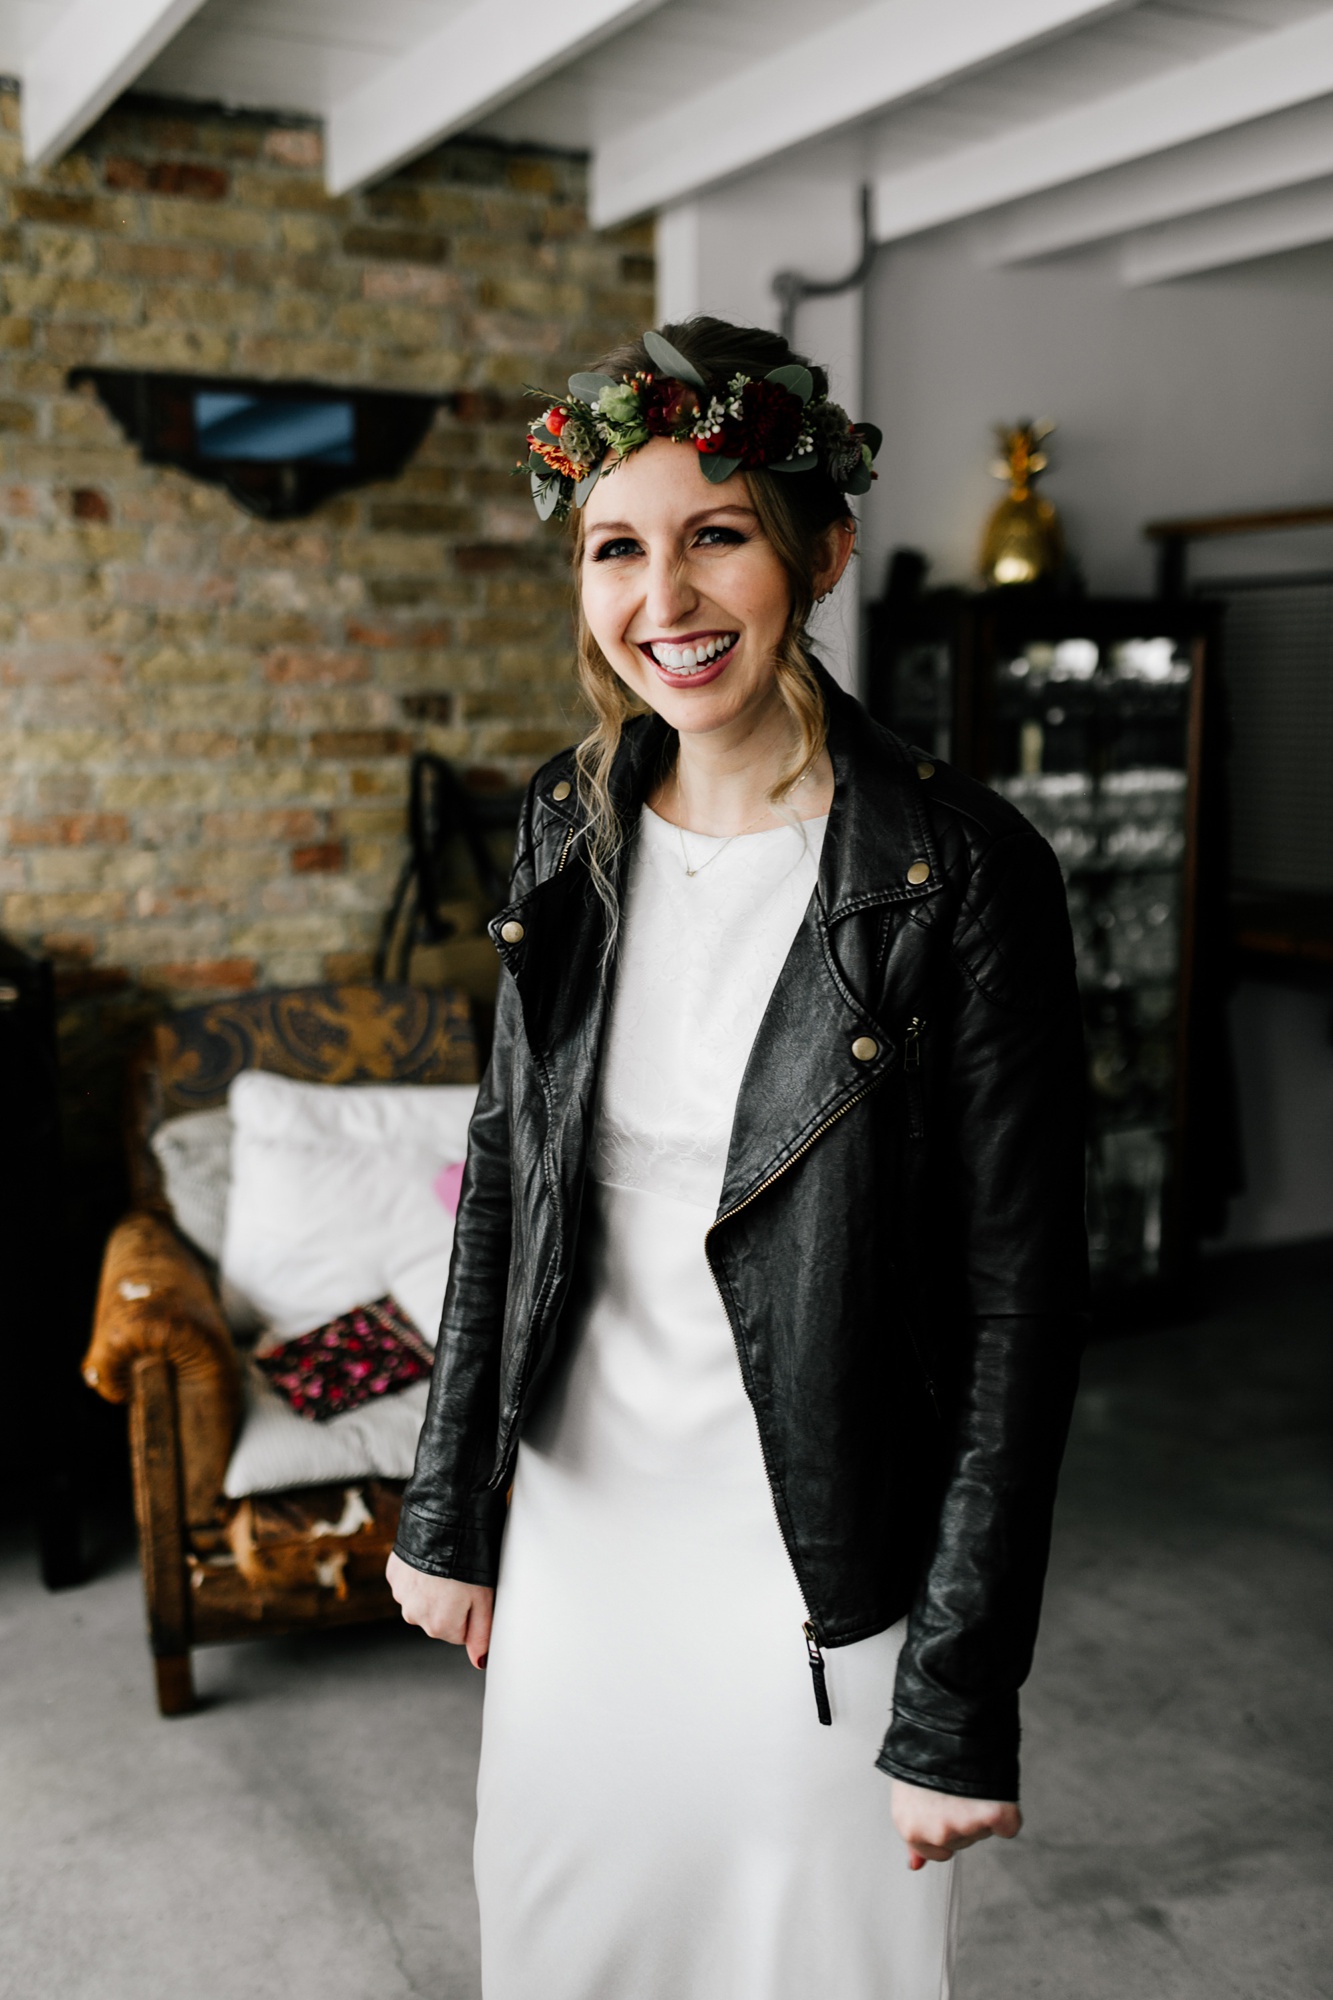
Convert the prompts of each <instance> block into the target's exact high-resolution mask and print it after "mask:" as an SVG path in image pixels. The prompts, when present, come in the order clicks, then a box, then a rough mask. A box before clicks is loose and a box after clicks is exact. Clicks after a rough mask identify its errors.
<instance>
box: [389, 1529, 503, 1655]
mask: <svg viewBox="0 0 1333 2000" xmlns="http://www.w3.org/2000/svg"><path fill="white" fill-rule="evenodd" d="M384 1574H385V1576H386V1577H387V1578H388V1579H389V1588H390V1590H391V1591H392V1592H393V1594H394V1596H395V1597H396V1598H397V1600H398V1602H399V1604H401V1605H402V1607H403V1617H404V1618H405V1619H406V1621H407V1623H408V1624H409V1625H419V1626H420V1627H421V1629H422V1631H423V1632H424V1633H426V1635H427V1636H428V1637H429V1638H431V1639H444V1640H446V1641H447V1642H448V1644H449V1645H451V1646H466V1647H467V1656H468V1658H469V1659H470V1660H471V1662H472V1664H473V1666H474V1667H484V1666H485V1664H486V1655H487V1653H488V1652H489V1651H490V1645H491V1613H492V1611H493V1610H494V1608H495V1592H494V1591H493V1590H491V1589H489V1588H488V1587H487V1586H486V1585H485V1584H481V1583H456V1582H455V1581H454V1579H453V1578H452V1577H449V1576H427V1575H426V1573H425V1571H424V1570H419V1569H413V1567H412V1565H411V1564H410V1563H405V1562H404V1561H403V1559H402V1557H401V1556H400V1555H391V1556H390V1557H389V1560H388V1562H387V1563H386V1565H385V1569H384Z"/></svg>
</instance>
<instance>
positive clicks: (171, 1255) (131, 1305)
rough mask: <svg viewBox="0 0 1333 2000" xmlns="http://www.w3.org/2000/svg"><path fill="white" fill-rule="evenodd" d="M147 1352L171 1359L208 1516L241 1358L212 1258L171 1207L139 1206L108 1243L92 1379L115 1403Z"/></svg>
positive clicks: (188, 1502)
mask: <svg viewBox="0 0 1333 2000" xmlns="http://www.w3.org/2000/svg"><path fill="white" fill-rule="evenodd" d="M142 1355H153V1356H159V1357H161V1358H162V1359H163V1360H165V1361H168V1362H170V1364H171V1369H172V1374H173V1376H174V1378H175V1385H176V1405H177V1417H178V1425H179V1434H180V1454H181V1480H182V1486H183V1488H184V1492H183V1499H184V1505H185V1519H186V1522H187V1523H188V1524H189V1525H191V1526H193V1525H195V1524H201V1523H203V1522H206V1521H208V1520H209V1519H210V1518H211V1517H212V1516H213V1515H214V1514H215V1513H216V1512H217V1508H218V1504H219V1500H220V1498H221V1493H222V1480H223V1476H224V1474H225V1472H226V1469H227V1460H228V1459H229V1457H230V1456H231V1449H232V1445H233V1443H234V1441H235V1436H236V1425H237V1421H238V1419H239V1416H240V1407H241V1383H240V1367H239V1364H238V1362H237V1358H236V1349H235V1347H234V1345H233V1343H232V1338H231V1334H230V1332H229V1331H228V1329H227V1324H226V1321H225V1320H224V1319H223V1317H222V1311H221V1308H220V1306H219V1305H218V1302H217V1299H216V1297H215V1296H214V1293H213V1288H212V1286H211V1285H210V1283H209V1281H208V1278H207V1276H206V1275H205V1272H204V1269H203V1267H202V1265H201V1264H200V1263H199V1261H198V1259H197V1258H196V1257H195V1256H194V1254H193V1252H192V1251H191V1250H190V1249H189V1247H188V1246H187V1245H186V1244H185V1243H183V1242H182V1241H181V1239H180V1237H179V1236H177V1234H176V1233H175V1231H174V1230H173V1229H172V1228H171V1226H170V1224H169V1223H168V1222H166V1221H165V1220H164V1219H163V1218H162V1217H161V1216H159V1215H153V1214H150V1213H149V1212H148V1211H147V1210H139V1209H136V1210H135V1211H133V1212H132V1213H131V1214H129V1215H127V1216H126V1217H125V1218H124V1220H123V1221H122V1222H120V1223H118V1224H117V1226H116V1228H115V1229H114V1230H113V1231H112V1234H111V1238H110V1241H109V1242H108V1244H107V1247H106V1254H105V1256H104V1258H103V1260H102V1277H101V1282H100V1284H99V1286H98V1291H97V1308H96V1312H95V1314H94V1318H93V1337H92V1340H91V1342H90V1343H89V1347H88V1352H87V1354H86V1355H85V1356H84V1358H83V1379H84V1381H85V1382H87V1383H88V1384H89V1386H90V1387H91V1388H93V1389H96V1391H97V1393H98V1395H99V1396H104V1397H105V1398H106V1400H107V1401H108V1402H109V1403H123V1402H125V1401H126V1399H127V1398H128V1397H129V1395H130V1394H131V1392H132V1389H133V1386H134V1364H135V1362H136V1360H138V1359H139V1357H140V1356H142Z"/></svg>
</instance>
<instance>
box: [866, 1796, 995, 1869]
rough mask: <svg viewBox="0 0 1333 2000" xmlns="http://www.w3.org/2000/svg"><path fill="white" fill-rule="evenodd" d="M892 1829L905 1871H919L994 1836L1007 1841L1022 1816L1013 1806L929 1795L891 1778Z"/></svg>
mask: <svg viewBox="0 0 1333 2000" xmlns="http://www.w3.org/2000/svg"><path fill="white" fill-rule="evenodd" d="M893 1823H894V1825H895V1826H896V1827H897V1829H898V1831H899V1833H900V1834H901V1835H902V1837H903V1839H904V1840H905V1841H906V1843H907V1852H908V1855H909V1857H910V1858H909V1860H908V1863H907V1865H908V1867H909V1868H924V1867H925V1865H926V1863H927V1862H928V1861H949V1860H951V1859H952V1858H953V1856H954V1855H955V1854H957V1853H959V1852H960V1851H961V1850H962V1849H963V1848H964V1847H974V1846H975V1845H976V1843H977V1841H979V1840H989V1839H990V1837H991V1835H992V1834H993V1833H994V1834H998V1835H999V1837H1000V1839H1001V1840H1012V1839H1013V1837H1014V1835H1015V1834H1016V1833H1017V1832H1018V1830H1019V1828H1020V1827H1021V1826H1022V1824H1023V1815H1022V1813H1021V1812H1020V1811H1019V1810H1018V1807H1017V1806H1015V1805H1008V1804H1006V1803H1005V1802H1004V1801H1003V1800H1000V1799H960V1798H956V1797H955V1796H954V1794H953V1793H952V1792H932V1791H930V1790H928V1789H927V1788H926V1787H925V1786H924V1785H905V1784H904V1783H903V1781H902V1779H901V1778H895V1779H894V1780H893Z"/></svg>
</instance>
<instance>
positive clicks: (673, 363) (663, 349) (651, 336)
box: [643, 333, 708, 389]
mask: <svg viewBox="0 0 1333 2000" xmlns="http://www.w3.org/2000/svg"><path fill="white" fill-rule="evenodd" d="M643 344H644V346H645V347H646V348H647V350H648V352H649V354H650V355H651V357H652V360H653V363H654V365H655V366H656V367H657V368H658V369H659V371H660V372H661V373H662V374H663V375H669V376H670V377H671V379H672V381H673V382H684V383H686V384H687V385H688V386H689V387H690V388H691V389H706V388H707V387H708V384H707V383H706V382H705V381H704V378H703V376H702V375H701V374H700V373H699V371H698V369H697V368H696V367H695V366H694V365H693V363H692V362H689V361H687V360H686V359H685V356H684V355H683V354H681V353H679V352H678V351H677V349H676V348H674V347H673V346H672V345H671V342H670V341H669V340H663V338H662V336H661V334H660V333H645V335H644V336H643Z"/></svg>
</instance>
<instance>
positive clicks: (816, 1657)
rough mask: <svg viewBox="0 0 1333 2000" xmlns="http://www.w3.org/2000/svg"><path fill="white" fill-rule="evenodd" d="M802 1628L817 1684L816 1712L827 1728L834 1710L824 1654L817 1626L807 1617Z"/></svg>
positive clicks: (812, 1676)
mask: <svg viewBox="0 0 1333 2000" xmlns="http://www.w3.org/2000/svg"><path fill="white" fill-rule="evenodd" d="M801 1630H802V1631H803V1632H804V1634H805V1644H806V1649H807V1651H808V1652H809V1655H810V1678H811V1679H812V1680H813V1681H814V1684H815V1713H816V1714H817V1715H818V1717H819V1719H820V1721H821V1722H822V1723H823V1725H824V1727H825V1728H826V1729H830V1728H832V1726H833V1710H832V1709H831V1708H830V1707H829V1702H828V1682H827V1681H826V1680H825V1678H824V1655H823V1654H822V1653H821V1652H820V1650H819V1640H818V1639H817V1638H816V1637H815V1628H814V1626H813V1625H812V1624H811V1623H810V1620H809V1619H808V1618H807V1619H806V1621H805V1623H804V1625H802V1627H801Z"/></svg>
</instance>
